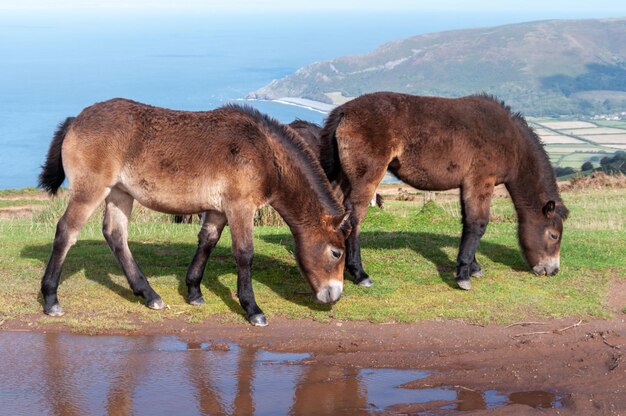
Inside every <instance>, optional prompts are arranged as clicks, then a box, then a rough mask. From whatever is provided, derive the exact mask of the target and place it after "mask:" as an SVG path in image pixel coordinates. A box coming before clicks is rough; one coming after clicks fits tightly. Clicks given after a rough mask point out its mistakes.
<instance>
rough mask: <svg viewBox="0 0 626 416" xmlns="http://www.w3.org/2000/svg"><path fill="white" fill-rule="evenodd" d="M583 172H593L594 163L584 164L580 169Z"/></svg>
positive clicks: (587, 162)
mask: <svg viewBox="0 0 626 416" xmlns="http://www.w3.org/2000/svg"><path fill="white" fill-rule="evenodd" d="M580 170H581V171H583V172H584V171H586V170H593V163H591V162H590V161H586V162H585V163H583V164H582V166H581V167H580Z"/></svg>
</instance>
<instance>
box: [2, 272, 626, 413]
mask: <svg viewBox="0 0 626 416" xmlns="http://www.w3.org/2000/svg"><path fill="white" fill-rule="evenodd" d="M617 286H618V289H621V290H618V292H621V293H622V294H623V293H625V292H624V291H623V289H626V285H625V284H624V282H621V283H620V284H618V285H617ZM33 318H35V317H33ZM1 329H2V330H7V331H16V330H17V331H33V330H34V331H45V332H57V331H64V330H66V328H63V327H61V326H55V325H46V326H42V327H38V326H37V325H36V324H28V323H27V322H25V321H7V322H4V324H3V325H2V326H1ZM133 334H134V335H138V334H149V335H150V334H158V335H163V334H169V335H176V336H178V337H179V338H180V339H181V340H183V341H184V342H207V341H215V340H220V341H224V342H236V343H238V344H240V345H242V346H249V347H255V348H267V349H271V350H273V351H279V352H308V353H311V354H313V358H312V359H313V360H314V361H315V362H316V363H320V364H325V365H340V366H355V367H360V368H411V369H424V370H434V371H435V373H434V374H433V375H431V376H430V377H428V378H426V379H424V380H417V381H415V382H412V383H409V385H407V386H406V387H408V388H431V387H443V386H455V387H457V388H462V389H467V391H468V392H471V391H474V390H476V391H486V390H499V391H504V392H507V391H511V392H514V391H550V392H554V393H556V394H558V395H559V396H560V397H562V404H563V406H564V407H562V408H552V409H541V408H538V409H534V408H531V407H528V406H523V405H512V406H506V407H502V408H498V409H491V410H481V411H475V412H468V413H467V414H485V413H488V414H498V415H504V414H506V415H518V414H572V415H596V414H597V415H626V357H625V355H626V354H625V352H626V314H624V313H621V312H619V311H616V315H615V317H614V318H612V319H608V320H595V321H591V322H585V321H580V320H578V319H575V318H568V319H562V320H541V321H536V322H520V323H516V324H513V325H509V326H498V325H489V326H476V325H468V324H466V323H463V322H459V321H434V322H433V321H430V322H419V323H414V324H372V323H368V322H344V321H332V322H328V323H320V322H314V321H310V320H298V321H294V320H289V319H285V318H280V317H273V318H272V319H271V321H270V326H269V327H265V328H257V327H253V326H250V325H247V324H244V323H220V322H218V321H217V320H216V321H213V322H206V323H203V324H196V325H191V324H187V323H184V322H180V321H166V322H161V323H154V324H142V329H141V330H139V331H135V332H133ZM432 405H433V406H435V407H434V408H433V409H437V407H436V403H433V404H432ZM425 406H427V405H420V407H419V408H415V407H410V406H409V407H407V408H402V407H400V408H398V409H397V411H398V414H418V413H420V414H421V413H422V412H424V411H425V410H428V408H426V407H425ZM434 411H435V414H437V410H434Z"/></svg>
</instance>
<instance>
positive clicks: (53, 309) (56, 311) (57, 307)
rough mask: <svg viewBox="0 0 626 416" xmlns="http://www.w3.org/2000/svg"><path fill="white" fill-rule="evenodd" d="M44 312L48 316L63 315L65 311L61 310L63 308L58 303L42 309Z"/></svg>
mask: <svg viewBox="0 0 626 416" xmlns="http://www.w3.org/2000/svg"><path fill="white" fill-rule="evenodd" d="M44 313H45V314H46V315H50V316H63V315H65V311H64V310H63V308H62V307H61V306H60V305H59V304H58V303H57V304H56V305H52V307H50V309H48V310H44Z"/></svg>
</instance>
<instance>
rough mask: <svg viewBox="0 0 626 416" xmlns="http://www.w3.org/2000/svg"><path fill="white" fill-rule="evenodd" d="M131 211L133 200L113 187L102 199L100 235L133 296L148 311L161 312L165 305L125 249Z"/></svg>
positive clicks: (127, 249) (126, 247)
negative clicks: (104, 199)
mask: <svg viewBox="0 0 626 416" xmlns="http://www.w3.org/2000/svg"><path fill="white" fill-rule="evenodd" d="M132 209H133V197H132V196H130V195H129V194H127V193H126V192H123V191H120V190H118V189H116V188H113V190H111V193H110V194H109V196H108V197H107V198H106V207H105V210H104V222H103V224H102V233H103V234H104V238H105V239H106V241H107V243H108V244H109V247H110V248H111V251H112V252H113V254H114V255H115V258H116V259H117V261H118V263H119V264H120V266H121V267H122V270H123V271H124V274H125V275H126V278H127V279H128V283H129V285H130V288H131V289H132V291H133V293H134V294H135V295H136V296H141V297H142V298H144V300H145V301H146V305H147V306H148V307H149V308H151V309H163V308H164V307H165V303H164V302H163V300H162V299H161V297H160V296H159V295H158V294H157V293H156V292H155V291H154V289H152V287H151V286H150V283H148V279H146V277H145V276H144V274H143V273H142V272H141V270H140V269H139V266H138V265H137V262H135V259H134V258H133V255H132V254H131V252H130V249H129V248H128V217H129V216H130V213H131V211H132Z"/></svg>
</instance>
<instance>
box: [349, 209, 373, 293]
mask: <svg viewBox="0 0 626 416" xmlns="http://www.w3.org/2000/svg"><path fill="white" fill-rule="evenodd" d="M350 222H351V223H352V224H351V225H352V233H350V235H349V236H348V238H347V239H346V263H345V264H346V270H347V271H348V273H350V274H351V275H352V277H354V283H355V284H357V285H360V286H371V285H372V281H371V279H370V277H369V275H368V274H367V273H365V270H364V269H363V261H362V260H361V227H360V226H359V225H358V221H357V220H356V218H354V217H351V218H350Z"/></svg>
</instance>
